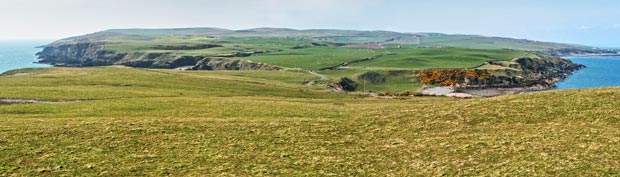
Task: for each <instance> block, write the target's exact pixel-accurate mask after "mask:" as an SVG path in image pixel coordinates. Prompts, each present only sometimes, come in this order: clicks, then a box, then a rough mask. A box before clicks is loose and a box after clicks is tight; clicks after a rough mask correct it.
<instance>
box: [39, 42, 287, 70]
mask: <svg viewBox="0 0 620 177" xmlns="http://www.w3.org/2000/svg"><path fill="white" fill-rule="evenodd" d="M37 55H38V57H39V59H40V60H39V63H45V64H50V65H54V66H75V67H81V66H109V65H124V66H130V67H139V68H169V69H172V68H180V67H182V68H185V69H193V70H279V69H281V68H279V67H276V66H271V65H267V64H264V63H254V62H251V61H246V60H241V59H234V58H211V57H205V56H175V55H172V54H169V53H140V52H135V53H119V52H115V51H109V50H105V47H104V44H103V43H88V42H85V43H74V44H57V45H49V46H46V47H45V48H44V49H43V50H42V51H41V52H39V53H37ZM232 57H234V56H232Z"/></svg>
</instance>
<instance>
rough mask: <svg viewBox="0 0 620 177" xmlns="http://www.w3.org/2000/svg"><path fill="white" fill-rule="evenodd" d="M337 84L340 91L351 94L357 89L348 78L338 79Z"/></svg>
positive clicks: (353, 82) (355, 84)
mask: <svg viewBox="0 0 620 177" xmlns="http://www.w3.org/2000/svg"><path fill="white" fill-rule="evenodd" d="M338 84H340V86H342V89H343V90H345V91H347V92H352V91H355V89H357V83H355V81H353V80H351V79H349V78H348V77H343V78H342V79H340V82H338Z"/></svg>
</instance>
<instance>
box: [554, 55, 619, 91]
mask: <svg viewBox="0 0 620 177" xmlns="http://www.w3.org/2000/svg"><path fill="white" fill-rule="evenodd" d="M568 59H570V60H571V61H573V62H574V63H578V64H582V65H585V66H586V68H585V69H581V70H579V71H577V72H575V73H573V75H572V76H570V77H568V78H567V79H566V80H564V81H562V82H559V83H558V84H557V87H556V89H559V90H565V89H576V88H594V87H608V86H620V57H575V58H568Z"/></svg>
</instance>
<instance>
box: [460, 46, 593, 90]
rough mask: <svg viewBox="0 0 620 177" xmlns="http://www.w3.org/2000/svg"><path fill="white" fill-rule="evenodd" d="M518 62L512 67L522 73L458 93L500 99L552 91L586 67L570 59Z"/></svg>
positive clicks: (541, 59) (555, 58)
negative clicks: (513, 95)
mask: <svg viewBox="0 0 620 177" xmlns="http://www.w3.org/2000/svg"><path fill="white" fill-rule="evenodd" d="M513 62H515V63H517V64H516V65H511V66H510V67H512V68H514V69H518V70H520V71H521V72H520V73H521V74H519V75H517V76H512V77H508V76H493V77H491V78H488V79H486V80H485V81H483V82H482V84H481V83H477V84H476V85H473V84H472V85H468V84H464V85H460V86H459V87H458V88H457V89H456V91H457V92H463V93H468V94H471V95H477V96H499V95H506V94H517V93H522V92H529V91H540V90H548V89H552V88H554V87H555V86H556V83H557V82H560V81H562V80H564V79H566V78H567V77H568V76H570V75H571V74H572V73H573V72H575V71H577V70H579V69H582V68H584V67H585V66H583V65H580V64H575V63H573V62H571V61H570V60H567V59H563V58H559V57H550V56H543V57H542V58H519V59H515V60H513Z"/></svg>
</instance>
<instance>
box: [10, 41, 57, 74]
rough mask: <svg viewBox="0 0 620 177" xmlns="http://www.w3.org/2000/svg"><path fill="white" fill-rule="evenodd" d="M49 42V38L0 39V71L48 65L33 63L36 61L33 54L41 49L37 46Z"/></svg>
mask: <svg viewBox="0 0 620 177" xmlns="http://www.w3.org/2000/svg"><path fill="white" fill-rule="evenodd" d="M50 42H51V40H20V41H2V40H0V73H4V72H6V71H9V70H14V69H21V68H41V67H50V66H49V65H45V64H37V63H35V62H36V61H38V60H37V57H36V56H35V54H36V53H37V52H39V51H41V48H37V47H38V46H42V45H45V44H48V43H50Z"/></svg>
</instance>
